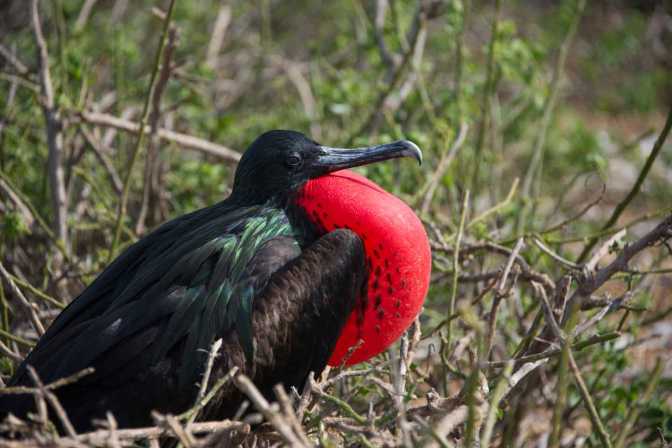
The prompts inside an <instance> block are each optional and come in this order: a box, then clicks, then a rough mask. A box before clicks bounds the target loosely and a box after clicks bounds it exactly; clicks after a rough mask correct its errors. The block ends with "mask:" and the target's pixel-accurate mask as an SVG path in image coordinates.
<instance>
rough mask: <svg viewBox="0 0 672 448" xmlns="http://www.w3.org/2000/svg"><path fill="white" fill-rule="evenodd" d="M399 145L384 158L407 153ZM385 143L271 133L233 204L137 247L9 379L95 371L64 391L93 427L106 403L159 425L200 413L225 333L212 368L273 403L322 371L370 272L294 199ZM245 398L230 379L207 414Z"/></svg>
mask: <svg viewBox="0 0 672 448" xmlns="http://www.w3.org/2000/svg"><path fill="white" fill-rule="evenodd" d="M402 143H404V142H402ZM394 145H396V146H394ZM388 146H389V148H384V149H385V150H386V151H387V152H388V155H387V157H385V158H390V157H400V156H403V155H408V154H407V153H408V147H405V146H404V145H403V144H401V143H396V144H391V145H388ZM380 148H381V147H375V148H372V149H373V150H374V151H373V152H372V153H371V154H373V156H371V154H369V157H368V158H367V155H366V154H365V153H363V152H362V151H361V150H360V152H359V153H357V152H356V151H355V152H353V153H352V154H353V155H352V156H347V155H346V156H344V155H343V152H342V151H340V150H332V149H330V148H327V147H324V146H321V145H319V144H317V143H316V142H314V141H312V140H310V139H308V138H306V137H305V136H303V135H302V134H299V133H296V132H291V131H271V132H269V133H266V134H264V135H262V136H261V137H259V138H258V139H257V140H256V141H255V142H254V143H253V145H252V146H251V147H250V148H249V149H248V150H247V151H246V153H245V155H244V156H243V158H242V160H241V163H240V165H239V168H238V170H237V172H236V177H235V180H234V188H233V193H232V195H231V196H230V197H229V198H227V199H226V200H224V201H222V202H221V203H219V204H216V205H213V206H211V207H208V208H205V209H202V210H199V211H196V212H194V213H191V214H188V215H185V216H182V217H179V218H177V219H174V220H172V221H170V222H167V223H165V224H163V225H162V226H160V227H159V228H158V229H156V230H155V231H154V232H152V233H151V234H150V235H148V236H146V237H144V238H143V239H141V240H140V241H138V242H137V243H135V244H134V245H132V246H131V247H129V248H128V249H127V250H126V251H125V252H124V253H123V254H122V255H121V256H119V257H118V258H117V259H116V260H114V261H113V262H112V263H111V264H110V265H109V266H108V267H107V268H106V269H105V270H104V271H103V272H102V273H101V274H100V276H99V277H98V278H96V279H95V280H94V281H93V282H92V283H91V285H89V286H88V287H87V288H86V289H85V290H84V291H83V292H82V293H81V294H80V295H79V296H78V297H77V298H76V299H75V300H73V302H72V303H71V304H70V305H69V306H68V307H67V308H66V309H65V310H64V311H63V312H62V313H61V314H60V315H59V316H58V317H57V319H56V320H55V321H54V322H53V324H52V325H51V327H50V328H49V329H48V330H47V332H46V334H45V335H44V336H43V337H42V338H41V339H40V341H39V342H38V344H37V345H36V347H35V348H34V349H33V351H32V352H31V353H30V354H29V356H28V357H27V358H26V360H25V361H24V362H23V364H22V365H21V366H20V367H19V368H18V370H17V372H16V374H15V375H14V377H13V378H12V379H11V381H10V383H9V385H10V386H16V385H30V384H31V381H30V378H29V376H28V374H27V371H26V366H27V365H32V366H33V367H34V368H35V369H36V371H37V373H38V374H39V376H40V378H41V379H42V381H43V382H45V383H49V382H52V381H54V380H57V379H59V378H62V377H65V376H68V375H71V374H74V373H76V372H77V371H79V370H81V369H84V368H86V367H90V366H91V367H93V368H94V369H95V371H94V373H93V374H91V375H89V376H87V377H85V378H82V379H81V380H80V381H78V382H77V383H75V384H73V385H70V386H66V387H63V388H60V389H58V390H57V395H58V397H59V399H60V400H61V402H62V404H63V405H64V407H65V409H66V410H67V412H68V415H69V417H70V419H71V420H72V422H73V424H74V425H75V427H76V428H77V429H78V430H79V431H82V430H87V429H90V428H91V427H92V426H91V419H93V418H104V416H105V412H106V411H111V412H112V413H113V414H114V415H115V417H116V418H117V420H118V422H119V425H120V426H122V427H133V426H143V425H147V424H150V423H151V418H150V412H151V411H152V410H157V411H159V412H164V413H165V412H170V413H179V412H182V411H184V410H185V409H187V408H188V407H189V406H191V405H192V404H193V402H194V400H195V397H196V394H197V391H198V383H199V381H200V379H201V376H202V374H203V371H204V368H205V360H206V357H207V351H208V349H209V347H210V346H211V345H212V343H213V342H214V341H215V340H216V339H217V338H222V340H223V345H222V349H221V352H220V353H221V356H219V357H218V358H217V360H216V363H215V366H214V370H213V375H214V376H215V377H220V376H222V375H224V374H226V372H228V371H229V369H230V368H231V367H233V366H234V365H235V366H238V367H239V368H240V370H241V371H242V372H243V373H245V374H247V375H248V376H250V377H251V378H252V380H253V381H254V382H255V383H256V384H257V386H258V387H259V388H260V389H261V391H262V393H264V394H265V395H267V396H269V397H270V396H271V394H272V387H273V386H274V385H275V384H277V383H282V384H284V385H286V386H288V387H289V386H300V385H301V384H302V383H303V382H304V381H305V378H306V376H307V374H308V373H309V372H310V371H314V372H316V373H318V374H319V373H320V372H321V371H322V370H323V368H324V366H325V365H326V362H327V360H328V358H329V355H330V354H331V352H332V350H333V347H334V344H335V343H336V340H337V338H338V336H339V333H340V331H341V328H342V327H343V325H344V323H345V321H346V319H347V317H348V316H349V315H350V313H351V311H352V309H353V307H354V305H355V301H356V300H357V298H358V297H359V296H361V292H362V288H363V287H364V285H365V284H366V279H367V276H368V273H367V269H366V263H365V254H364V249H363V245H362V242H361V241H360V239H359V237H358V236H357V235H356V234H354V233H352V232H351V231H348V230H337V231H333V232H330V233H328V234H322V233H323V232H321V231H320V229H315V228H314V227H313V226H312V225H311V224H310V222H309V221H308V220H307V219H305V217H304V216H303V214H302V210H301V209H299V208H298V207H297V206H296V205H295V204H294V202H293V200H292V199H293V197H294V195H295V194H296V192H297V190H298V189H299V188H300V186H301V185H302V184H303V183H304V182H305V181H306V180H308V179H310V178H312V177H316V176H319V175H322V174H325V173H327V172H329V171H332V170H334V169H338V168H342V167H344V166H353V165H359V164H363V163H367V162H368V161H375V160H380V159H381V158H382V157H381V156H380V152H381V151H380ZM404 151H405V152H406V153H405V152H404ZM399 154H401V155H399ZM241 400H242V396H241V395H240V392H238V391H237V390H236V389H235V387H234V386H233V385H229V386H228V387H225V388H223V389H222V390H221V391H220V393H219V394H218V396H217V397H216V399H215V400H213V401H212V402H211V403H210V404H209V406H208V408H207V409H206V410H205V416H206V417H208V418H223V417H227V416H230V415H232V414H233V413H234V412H235V411H236V410H237V408H238V405H239V404H240V402H241ZM33 407H34V401H33V399H32V397H30V396H28V395H19V396H16V395H13V396H3V397H0V411H2V412H3V413H7V412H12V413H14V414H16V415H18V416H20V417H25V415H26V413H27V412H31V411H32V410H33Z"/></svg>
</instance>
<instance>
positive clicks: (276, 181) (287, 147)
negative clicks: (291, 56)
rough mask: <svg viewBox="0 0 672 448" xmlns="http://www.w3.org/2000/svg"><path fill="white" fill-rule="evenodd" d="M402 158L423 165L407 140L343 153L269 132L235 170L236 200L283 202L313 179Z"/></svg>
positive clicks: (294, 136)
mask: <svg viewBox="0 0 672 448" xmlns="http://www.w3.org/2000/svg"><path fill="white" fill-rule="evenodd" d="M400 157H412V158H414V159H416V160H417V161H418V162H421V160H422V152H421V151H420V149H419V148H418V147H417V146H416V145H415V144H414V143H411V142H409V141H406V140H399V141H396V142H392V143H386V144H383V145H376V146H370V147H363V148H354V149H342V148H331V147H329V146H324V145H321V144H319V143H317V142H315V141H314V140H311V139H310V138H308V137H307V136H305V135H303V134H302V133H300V132H296V131H284V130H275V131H268V132H266V133H264V134H262V135H260V136H259V137H257V139H256V140H255V141H254V142H253V143H252V144H251V145H250V147H249V148H247V150H246V151H245V153H244V154H243V157H242V158H241V160H240V163H239V164H238V168H237V170H236V175H235V179H234V183H233V196H234V197H235V198H237V199H239V200H243V201H245V202H253V203H260V202H267V201H269V200H273V199H276V200H280V201H282V200H283V199H285V198H287V197H289V196H290V195H291V194H292V193H294V192H296V191H298V190H299V189H300V188H301V187H302V186H303V185H304V184H305V183H306V182H307V181H308V180H310V179H314V178H317V177H320V176H323V175H325V174H328V173H331V172H334V171H338V170H342V169H345V168H352V167H356V166H361V165H366V164H369V163H374V162H379V161H382V160H388V159H394V158H400Z"/></svg>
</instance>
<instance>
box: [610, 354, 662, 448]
mask: <svg viewBox="0 0 672 448" xmlns="http://www.w3.org/2000/svg"><path fill="white" fill-rule="evenodd" d="M663 367H665V363H664V362H662V360H661V359H660V358H658V359H657V360H656V366H655V367H654V368H653V372H651V374H650V375H649V384H647V385H646V389H645V390H644V393H643V394H642V396H641V397H640V398H639V399H638V400H637V402H636V403H633V404H632V405H630V406H629V407H628V414H627V416H626V417H625V422H624V423H623V426H622V427H621V431H620V432H619V433H618V436H616V442H615V443H614V448H623V447H624V446H625V441H626V439H627V438H628V435H629V434H630V431H631V430H632V427H633V426H634V425H635V422H637V418H638V417H639V411H640V408H641V407H642V405H643V404H645V403H647V402H649V400H651V396H652V395H653V393H654V392H655V390H656V386H658V382H659V381H660V377H661V375H662V373H663Z"/></svg>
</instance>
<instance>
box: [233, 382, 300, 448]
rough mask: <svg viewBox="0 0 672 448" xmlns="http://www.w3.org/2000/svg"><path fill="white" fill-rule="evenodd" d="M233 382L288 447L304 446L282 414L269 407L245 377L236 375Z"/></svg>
mask: <svg viewBox="0 0 672 448" xmlns="http://www.w3.org/2000/svg"><path fill="white" fill-rule="evenodd" d="M234 381H235V383H236V386H238V388H239V389H240V390H241V391H243V392H244V393H245V395H247V396H248V398H249V399H250V400H251V401H252V403H254V405H255V406H256V408H257V409H258V410H259V412H261V413H262V414H263V416H264V418H265V419H266V420H268V421H269V422H270V423H271V424H272V425H273V427H274V428H275V429H276V430H277V431H278V433H279V434H280V435H281V436H282V438H283V439H284V440H285V442H286V443H287V444H288V445H289V446H292V447H303V446H305V445H304V444H303V443H302V442H301V441H300V439H299V438H298V437H297V435H296V434H295V433H294V431H293V430H292V427H291V425H290V424H289V423H288V422H287V421H286V419H285V418H284V417H283V416H282V414H280V413H279V412H278V411H277V409H274V408H273V407H271V405H270V404H269V403H268V401H266V399H265V398H264V396H263V395H262V394H261V392H259V390H258V389H257V388H256V387H255V385H254V384H253V383H252V381H250V379H249V378H247V377H246V376H245V375H238V376H236V377H235V379H234Z"/></svg>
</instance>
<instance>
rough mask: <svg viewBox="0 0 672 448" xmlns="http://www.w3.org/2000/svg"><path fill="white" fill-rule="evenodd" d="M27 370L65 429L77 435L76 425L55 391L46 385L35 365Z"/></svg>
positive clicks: (72, 435) (70, 434)
mask: <svg viewBox="0 0 672 448" xmlns="http://www.w3.org/2000/svg"><path fill="white" fill-rule="evenodd" d="M27 370H28V375H30V378H31V380H32V381H33V383H35V386H36V388H37V389H38V390H39V393H40V394H41V395H42V396H43V397H44V398H45V399H46V400H47V401H48V402H49V404H50V405H51V407H52V408H53V410H54V412H55V413H56V416H57V417H58V419H59V420H60V421H61V424H62V425H63V428H64V429H65V432H66V433H67V434H68V436H70V437H75V435H76V434H77V433H76V431H75V428H74V426H72V423H71V422H70V419H69V418H68V415H67V414H66V412H65V409H63V406H62V405H61V402H60V401H59V400H58V398H57V397H56V395H54V393H53V392H51V391H50V390H48V389H47V388H46V387H45V386H44V384H43V383H42V381H41V380H40V377H39V376H38V375H37V372H36V371H35V369H34V368H33V366H28V367H27Z"/></svg>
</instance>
